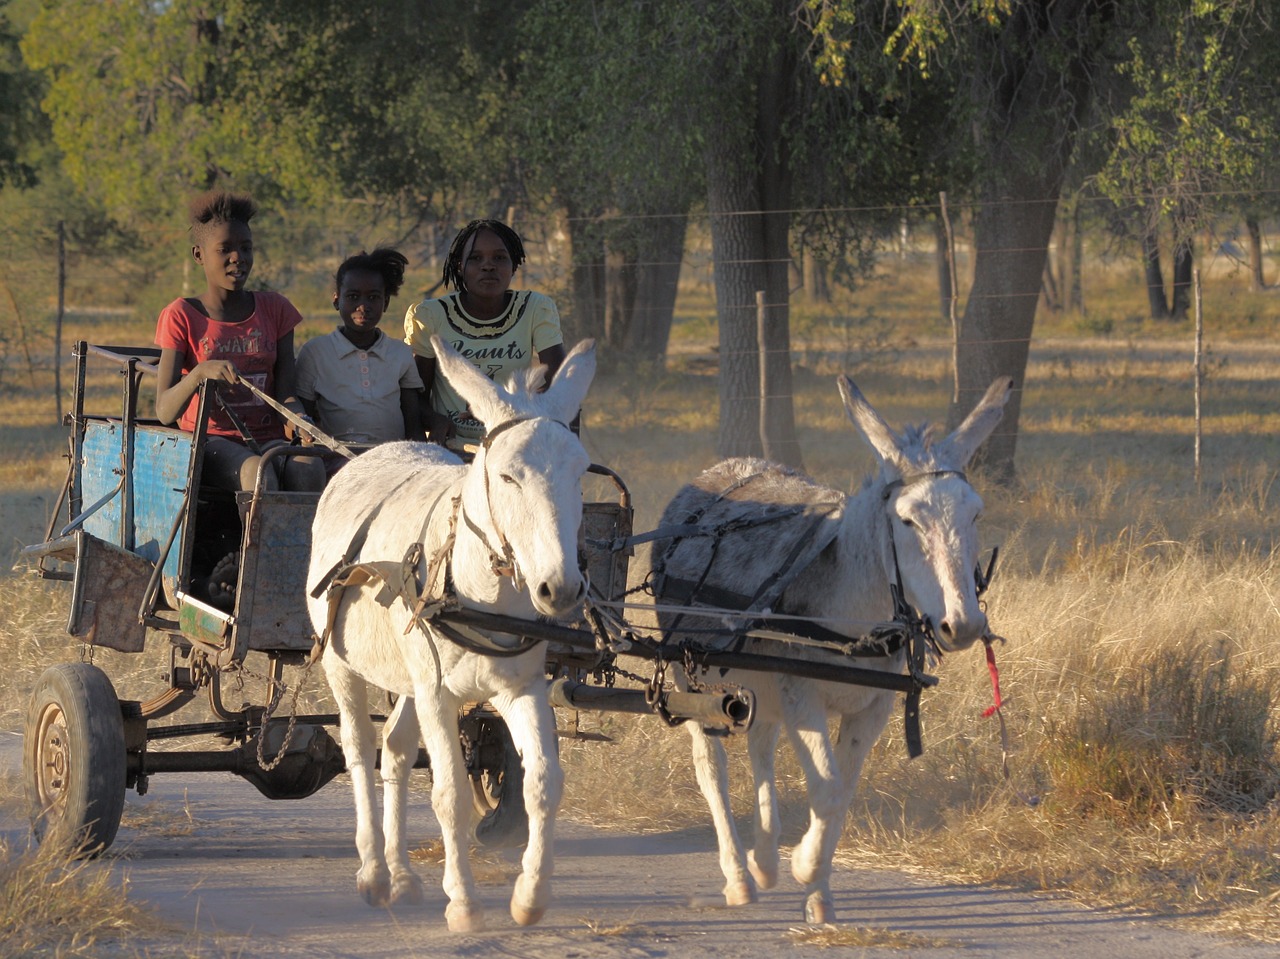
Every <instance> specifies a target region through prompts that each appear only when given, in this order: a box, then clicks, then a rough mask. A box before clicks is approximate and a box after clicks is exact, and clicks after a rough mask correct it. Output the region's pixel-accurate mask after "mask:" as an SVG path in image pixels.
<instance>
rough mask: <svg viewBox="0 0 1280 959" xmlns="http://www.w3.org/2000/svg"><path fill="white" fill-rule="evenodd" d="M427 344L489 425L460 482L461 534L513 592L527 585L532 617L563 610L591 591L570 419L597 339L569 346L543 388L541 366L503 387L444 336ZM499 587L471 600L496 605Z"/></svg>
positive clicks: (580, 462) (582, 456)
mask: <svg viewBox="0 0 1280 959" xmlns="http://www.w3.org/2000/svg"><path fill="white" fill-rule="evenodd" d="M431 345H432V348H433V349H434V350H435V354H436V359H437V362H438V364H439V367H440V371H441V372H442V373H443V374H444V375H445V376H446V377H447V378H448V380H449V383H450V384H451V385H452V386H453V388H454V389H455V390H456V391H457V392H458V395H459V396H461V397H462V398H463V399H465V400H466V401H467V404H468V406H470V408H471V413H472V414H473V415H474V416H475V417H476V418H477V419H479V420H480V421H481V422H482V423H484V425H485V431H486V436H485V439H484V440H483V442H482V444H481V447H480V450H479V451H478V452H477V453H476V457H475V460H474V461H473V462H472V465H471V470H470V472H469V474H468V476H467V480H466V482H465V484H464V487H463V497H462V511H461V517H460V519H459V531H458V532H459V536H460V537H461V536H464V535H467V534H468V533H469V534H471V535H474V536H476V537H477V538H478V539H479V540H480V541H481V542H482V543H483V544H484V545H485V546H487V547H488V552H489V556H490V566H491V568H492V569H493V570H494V571H497V572H499V573H500V574H502V575H503V576H509V577H510V582H511V583H512V584H513V585H514V586H515V587H516V590H517V591H521V590H523V588H524V587H526V586H527V588H528V590H527V592H528V598H529V600H530V601H531V602H532V604H533V609H534V611H535V612H536V613H538V614H541V615H543V616H559V615H563V614H564V613H567V612H569V611H570V610H571V609H573V607H575V606H576V605H577V604H578V603H580V602H581V601H582V598H583V596H585V595H586V590H587V585H586V581H585V580H584V579H583V576H582V573H581V571H580V570H579V569H578V527H579V526H580V525H581V523H582V487H581V479H582V474H583V473H585V472H586V469H587V466H588V465H590V461H589V459H588V457H587V453H586V450H584V449H583V447H582V443H581V442H579V440H578V437H577V436H576V435H575V434H574V433H573V431H572V430H570V429H569V425H568V424H569V423H570V422H571V421H572V420H573V418H574V417H575V416H576V415H577V413H578V410H579V409H580V408H581V406H582V401H583V399H584V398H585V397H586V395H587V388H588V387H589V386H590V385H591V378H592V377H593V376H594V375H595V369H596V356H595V343H594V341H592V340H584V341H583V342H581V343H579V344H578V345H577V346H575V347H574V348H573V349H572V350H571V351H570V352H569V355H568V356H567V357H566V358H565V361H564V363H563V364H561V366H560V369H559V370H558V371H557V372H556V375H555V378H554V379H553V380H552V381H551V385H550V386H549V387H548V388H547V389H546V391H545V392H538V389H539V387H540V386H541V385H542V380H543V376H544V374H545V370H544V369H543V368H542V367H536V368H534V369H531V370H528V371H526V372H524V373H522V374H516V375H515V376H513V377H512V378H511V382H510V383H508V384H507V385H506V386H500V385H499V384H497V383H494V382H493V381H492V380H490V379H489V378H488V377H486V376H485V375H484V374H482V373H481V372H480V371H479V370H477V369H476V368H475V367H474V366H473V365H472V364H471V363H470V362H469V361H468V360H466V359H465V358H464V357H462V356H461V355H460V354H458V353H457V352H456V351H455V350H453V349H452V348H451V347H450V346H449V345H448V344H446V343H445V342H444V341H443V340H442V339H441V338H440V337H438V336H433V337H432V338H431ZM464 524H465V528H466V533H464V531H463V529H462V527H463V525H464ZM485 572H486V573H487V572H488V570H486V571H485ZM454 575H455V577H456V578H457V579H458V585H459V587H460V588H461V587H462V586H463V582H462V579H463V576H464V572H463V571H461V570H458V569H457V568H455V570H454ZM483 578H484V577H483V576H478V577H472V578H471V581H472V582H477V581H481V580H483ZM498 582H500V581H498ZM501 592H502V590H501V588H500V586H499V585H496V584H495V585H492V586H491V587H490V589H489V590H488V593H489V595H486V596H478V597H475V598H477V599H485V600H487V601H488V602H490V603H495V604H500V603H501ZM509 611H511V612H515V610H509Z"/></svg>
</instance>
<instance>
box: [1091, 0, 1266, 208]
mask: <svg viewBox="0 0 1280 959" xmlns="http://www.w3.org/2000/svg"><path fill="white" fill-rule="evenodd" d="M1149 6H1150V7H1151V11H1150V12H1151V13H1152V18H1151V20H1150V21H1149V23H1148V24H1147V27H1146V29H1144V30H1143V31H1141V32H1138V33H1136V34H1135V35H1134V36H1133V37H1132V38H1131V39H1130V40H1129V43H1128V45H1127V54H1128V56H1127V59H1125V60H1124V61H1122V62H1120V63H1119V64H1117V67H1116V72H1117V75H1118V77H1119V79H1120V80H1121V82H1122V83H1123V84H1124V87H1123V89H1124V92H1125V93H1126V95H1127V96H1126V98H1125V99H1122V100H1121V104H1120V109H1119V110H1118V111H1117V112H1116V113H1115V114H1114V116H1113V117H1112V118H1111V120H1110V124H1109V129H1110V133H1111V140H1112V150H1111V154H1110V156H1109V157H1108V159H1107V161H1106V163H1105V165H1104V166H1103V167H1102V169H1101V170H1100V172H1099V174H1098V177H1097V183H1098V185H1099V187H1100V188H1101V189H1102V190H1103V192H1104V193H1105V194H1106V195H1108V196H1110V197H1111V198H1113V199H1114V200H1115V201H1116V202H1117V203H1118V204H1123V203H1125V202H1126V201H1128V200H1129V199H1130V198H1137V200H1138V202H1139V203H1145V204H1149V206H1150V209H1149V215H1150V216H1152V217H1155V216H1158V215H1177V216H1178V217H1179V218H1181V219H1184V220H1194V219H1197V218H1198V217H1197V214H1198V212H1199V211H1200V210H1201V209H1202V208H1203V205H1204V197H1205V195H1206V194H1209V193H1212V192H1216V191H1220V190H1223V189H1245V190H1247V189H1249V187H1250V186H1251V185H1252V184H1254V183H1256V181H1257V180H1258V178H1259V177H1260V175H1261V174H1262V172H1263V170H1264V169H1265V167H1266V166H1267V165H1269V163H1270V160H1271V158H1272V156H1273V155H1274V153H1275V149H1276V146H1277V140H1278V139H1280V110H1278V109H1277V104H1276V78H1275V65H1276V58H1277V55H1278V54H1280V51H1278V50H1277V41H1276V37H1275V35H1274V34H1273V33H1270V32H1266V31H1262V30H1260V27H1261V26H1262V24H1261V23H1260V21H1259V19H1258V16H1259V14H1258V11H1257V10H1256V8H1254V6H1253V5H1252V4H1248V3H1241V2H1238V0H1202V2H1198V3H1196V4H1193V5H1190V6H1188V5H1186V4H1180V3H1153V4H1150V5H1149Z"/></svg>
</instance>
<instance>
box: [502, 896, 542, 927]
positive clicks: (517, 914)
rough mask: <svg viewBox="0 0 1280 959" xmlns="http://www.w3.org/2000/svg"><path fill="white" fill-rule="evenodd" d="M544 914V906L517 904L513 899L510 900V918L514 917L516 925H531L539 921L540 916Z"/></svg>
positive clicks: (540, 919)
mask: <svg viewBox="0 0 1280 959" xmlns="http://www.w3.org/2000/svg"><path fill="white" fill-rule="evenodd" d="M546 914H547V907H546V906H533V907H530V906H522V905H519V904H518V903H516V901H515V900H512V902H511V918H512V919H514V920H515V921H516V923H517V924H518V925H521V926H532V925H534V924H535V923H539V922H541V921H542V917H543V916H545V915H546Z"/></svg>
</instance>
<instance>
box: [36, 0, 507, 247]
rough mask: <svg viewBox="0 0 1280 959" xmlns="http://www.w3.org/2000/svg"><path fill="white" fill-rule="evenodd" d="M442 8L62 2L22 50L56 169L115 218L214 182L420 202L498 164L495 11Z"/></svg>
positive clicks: (262, 191)
mask: <svg viewBox="0 0 1280 959" xmlns="http://www.w3.org/2000/svg"><path fill="white" fill-rule="evenodd" d="M437 6H438V7H440V8H441V9H438V10H436V11H434V12H436V13H437V14H439V18H438V19H436V20H433V21H431V22H430V23H428V22H427V21H425V20H424V19H423V18H422V16H421V12H420V10H419V9H418V6H417V5H416V4H412V3H408V2H401V3H378V4H365V5H354V4H350V3H344V2H339V0H317V2H303V0H282V2H267V0H223V2H221V3H218V4H215V5H212V7H211V5H210V4H208V3H205V2H203V0H174V2H172V3H166V4H152V3H148V2H144V0H114V2H107V3H101V2H98V0H68V2H65V3H49V4H46V5H45V7H44V8H43V9H42V11H41V12H40V14H39V16H38V17H36V19H35V20H34V22H33V23H32V24H31V27H30V29H29V31H28V33H27V35H26V36H25V38H24V39H23V43H22V49H23V53H24V55H25V57H26V60H27V63H28V64H29V65H30V66H31V67H32V68H33V69H36V70H38V71H40V72H41V74H42V75H43V76H44V77H45V78H46V80H47V83H48V92H47V94H46V96H45V98H44V101H43V106H44V109H45V111H46V113H47V114H48V115H49V117H50V118H51V120H52V123H53V134H54V138H55V141H56V142H57V145H58V147H59V148H60V149H61V150H62V153H63V164H64V167H65V169H66V170H67V173H68V174H69V175H70V177H71V179H72V180H73V181H74V182H75V183H76V184H77V186H79V187H80V188H81V189H82V190H85V191H86V192H89V193H91V194H93V195H95V196H98V197H100V198H101V199H102V202H103V203H104V204H105V206H106V208H107V209H108V210H109V211H110V213H111V214H112V215H113V216H115V217H116V218H118V219H121V220H124V221H134V222H138V221H141V222H149V221H154V220H155V219H158V218H161V217H162V216H164V215H165V214H166V213H168V212H170V211H172V210H173V209H174V207H175V206H179V207H180V205H181V201H180V200H179V199H178V198H185V196H187V195H188V194H190V193H192V192H194V191H198V190H202V189H207V188H210V187H213V186H215V185H218V186H227V187H234V188H238V189H244V190H249V191H251V192H253V193H254V194H256V195H257V196H259V197H260V198H262V199H264V200H267V201H271V200H278V199H292V200H295V201H301V202H303V203H309V204H313V205H323V204H325V203H328V202H332V201H333V200H334V199H335V198H339V197H344V196H363V195H369V194H378V195H381V196H382V197H384V198H396V197H399V198H408V199H410V200H411V201H413V202H416V203H418V204H420V205H425V204H426V203H427V202H429V201H430V199H431V198H432V197H433V195H435V194H436V193H437V192H438V190H439V184H441V183H445V184H448V185H449V186H452V187H454V188H455V190H458V191H459V192H464V190H465V187H464V188H463V189H459V187H458V185H459V184H466V183H467V177H468V175H470V176H474V170H475V169H476V168H477V167H478V166H479V165H480V161H481V157H482V156H485V157H492V156H497V157H500V158H505V157H506V156H507V155H508V154H509V151H508V150H507V149H506V146H507V145H506V144H504V142H503V141H502V138H501V136H500V135H498V133H497V131H500V129H501V120H502V114H503V110H504V100H505V96H504V94H505V92H506V91H507V90H508V89H509V79H506V78H504V75H503V71H502V69H501V68H500V64H501V57H502V56H503V55H504V51H505V49H506V47H505V45H504V44H503V43H502V42H501V38H502V34H501V33H500V28H501V27H502V26H509V25H508V24H502V22H501V17H500V16H499V14H500V13H501V10H500V9H499V8H502V7H503V5H502V4H496V3H483V2H482V3H481V4H479V6H480V7H482V8H483V7H486V6H487V7H492V8H493V9H491V10H488V11H486V10H483V9H480V10H477V4H476V3H462V2H458V3H453V4H447V5H446V4H440V5H437ZM477 13H480V14H485V13H488V14H489V15H488V16H476V14H477ZM465 14H471V16H466V15H465ZM442 50H447V51H448V55H447V56H442V55H441V51H442ZM502 162H503V163H505V162H506V161H505V159H504V160H503V161H502ZM495 179H497V178H495ZM495 179H489V180H487V181H486V184H487V185H489V186H490V188H491V186H492V184H493V183H494V182H495Z"/></svg>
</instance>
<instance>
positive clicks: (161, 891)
mask: <svg viewBox="0 0 1280 959" xmlns="http://www.w3.org/2000/svg"><path fill="white" fill-rule="evenodd" d="M19 764H20V752H19V739H18V737H17V736H16V735H15V734H12V733H0V776H3V777H6V778H11V777H16V776H17V775H18V771H19V768H20V766H19ZM125 816H126V819H125V825H124V826H123V827H122V829H121V833H120V836H119V838H118V840H117V842H116V845H115V846H114V847H113V849H112V850H111V853H110V854H109V855H108V856H107V857H106V858H105V860H104V862H103V864H102V866H101V868H107V869H111V870H113V871H114V872H115V873H117V874H118V875H119V876H120V877H122V879H123V880H124V881H125V882H127V884H128V889H129V896H130V898H131V899H132V900H133V901H135V902H137V903H140V904H144V905H145V906H146V907H147V908H149V909H151V910H152V911H153V912H154V914H155V915H156V916H157V918H158V920H159V922H158V923H157V928H156V930H155V933H154V935H150V936H147V937H146V941H145V942H140V943H137V945H139V946H140V947H144V948H146V949H147V950H149V951H150V953H151V954H152V955H160V954H165V952H166V950H167V949H170V948H174V947H179V946H181V944H182V943H183V942H190V940H191V933H192V932H193V931H194V932H196V933H197V934H199V935H201V936H212V937H216V938H217V939H219V940H220V941H221V943H222V945H223V946H224V947H225V948H226V949H227V950H228V954H230V955H236V956H242V957H246V959H250V957H258V956H262V957H268V956H272V957H274V956H281V957H290V959H292V957H312V959H375V957H376V959H410V957H426V956H431V957H433V959H450V957H458V959H461V957H472V956H495V955H496V956H516V957H522V959H526V957H527V959H615V957H616V959H645V957H664V959H692V957H703V956H707V955H715V956H717V957H724V959H738V957H741V959H757V957H772V956H775V955H777V954H778V953H779V952H780V951H788V952H789V951H791V950H794V949H806V948H807V949H815V948H816V947H815V946H805V945H802V944H797V943H796V942H794V941H793V940H792V939H791V938H790V937H789V931H790V930H792V929H794V928H796V927H798V926H799V925H800V922H799V919H800V906H801V897H800V895H799V892H798V890H797V888H796V886H795V885H794V883H792V882H791V881H790V880H789V879H784V881H783V882H781V883H780V884H779V888H778V889H775V890H773V891H771V892H769V893H766V894H764V896H763V897H762V901H761V902H760V903H758V904H756V905H754V906H748V907H744V908H740V909H734V910H728V909H724V908H717V907H716V906H715V905H714V904H715V903H716V901H717V898H718V890H719V886H720V877H719V872H718V869H717V867H716V857H715V852H714V841H713V838H712V836H711V833H710V830H709V829H708V828H704V827H702V826H699V827H697V828H694V829H690V830H687V831H684V832H679V833H665V834H661V835H655V836H643V837H637V836H634V835H615V834H612V833H609V832H604V831H601V830H598V829H593V828H588V827H584V826H580V825H575V824H572V823H562V825H561V828H560V829H559V832H558V840H557V845H556V852H557V859H556V878H555V901H554V903H553V905H552V908H551V910H550V912H549V913H548V915H547V917H546V919H545V920H544V921H543V923H542V924H540V925H538V926H535V927H532V928H527V929H522V928H519V927H517V926H515V924H514V923H513V922H512V921H511V919H510V918H509V916H508V915H507V908H506V900H507V896H508V895H509V893H510V885H511V877H512V876H513V875H514V872H515V867H514V865H513V864H512V863H511V862H508V861H504V860H501V859H499V860H497V861H496V863H489V864H486V865H482V866H481V867H480V870H479V873H480V875H481V877H482V878H483V879H485V884H484V886H483V892H484V896H485V905H486V908H487V909H488V921H489V924H490V929H491V931H489V932H486V933H483V934H478V935H452V934H450V933H448V932H447V931H446V930H445V928H444V922H443V910H444V905H445V899H444V895H443V893H442V892H441V890H440V886H439V876H440V869H439V867H438V866H434V865H431V864H427V863H424V864H423V865H422V868H421V872H422V874H423V877H424V879H425V881H426V886H427V904H426V906H425V907H422V908H415V909H397V910H395V911H387V910H375V909H371V908H369V907H368V906H366V905H365V904H364V903H363V902H362V901H361V900H360V899H359V897H358V896H357V894H356V892H355V884H354V875H355V870H356V866H357V860H356V855H355V848H354V843H353V828H354V818H353V812H352V800H351V795H350V790H349V787H348V784H347V782H346V781H345V777H343V778H340V779H339V780H337V781H336V782H334V783H332V784H330V785H329V786H328V787H326V788H325V789H323V790H321V791H320V792H319V793H318V794H317V795H315V796H313V797H311V798H310V799H305V800H299V801H293V802H271V801H268V800H266V799H263V798H262V797H261V796H259V795H258V793H257V791H256V790H255V789H254V788H253V787H252V786H250V785H249V784H248V783H247V782H244V781H242V780H240V779H237V778H235V777H233V776H230V775H224V774H199V775H196V774H192V775H184V776H179V777H172V776H171V777H162V776H158V777H155V778H154V779H153V780H152V789H151V791H150V792H149V793H148V795H147V796H146V797H143V798H138V797H137V796H136V795H135V794H133V793H130V794H129V801H128V805H127V808H126V812H125ZM411 822H412V823H413V826H414V829H415V831H416V832H415V835H416V837H417V841H422V842H425V841H426V840H427V839H428V838H430V837H432V836H434V835H436V829H435V820H434V819H433V818H432V816H431V812H430V806H429V804H428V803H427V801H426V799H425V797H424V796H423V795H422V794H421V793H420V792H419V793H417V794H416V795H415V800H414V803H413V808H412V812H411ZM0 833H3V834H4V835H5V836H6V837H7V838H9V839H10V840H14V841H20V840H21V837H23V836H24V835H25V824H24V823H23V822H21V821H19V819H18V817H17V816H16V815H14V814H13V811H12V810H11V811H10V812H9V814H8V815H7V817H5V818H3V819H0ZM834 896H835V902H836V909H837V911H838V915H839V917H840V920H841V923H840V924H841V926H848V927H869V928H871V929H874V930H877V931H883V933H882V938H881V939H880V940H877V942H887V940H888V935H889V934H890V933H891V934H894V935H896V936H897V937H898V941H897V944H896V945H889V944H886V945H879V944H877V945H870V946H865V945H852V946H851V945H843V946H840V947H838V948H831V949H827V950H825V954H826V955H852V956H858V957H862V959H880V957H891V956H892V957H896V959H902V957H904V956H915V957H927V959H985V957H995V956H998V957H1015V956H1016V957H1018V959H1051V957H1052V959H1062V957H1093V956H1099V957H1108V959H1184V957H1185V959H1190V957H1212V959H1264V957H1266V959H1271V957H1274V956H1275V955H1276V953H1277V950H1276V947H1275V946H1274V945H1269V946H1268V945H1253V944H1242V943H1236V942H1231V941H1228V940H1222V939H1216V938H1213V937H1209V936H1202V935H1197V934H1192V933H1187V932H1182V931H1179V930H1175V929H1172V928H1170V927H1169V926H1168V925H1167V924H1164V923H1161V922H1159V921H1156V920H1153V919H1150V918H1144V917H1134V916H1129V915H1119V914H1115V913H1109V912H1102V911H1095V910H1089V909H1087V908H1084V907H1082V906H1079V905H1076V904H1073V903H1070V902H1067V901H1065V900H1058V899H1051V898H1043V897H1036V896H1029V895H1025V894H1021V893H1013V892H1008V891H1005V890H1000V889H994V888H990V887H985V886H950V885H941V884H935V883H929V882H923V881H919V880H916V879H914V878H910V877H907V876H903V875H900V874H897V873H892V872H881V871H868V870H861V869H856V870H855V869H850V868H842V869H840V870H839V872H838V874H837V877H836V882H835V884H834ZM166 926H167V927H168V928H167V929H166V928H165V927H166ZM179 954H188V953H185V952H179ZM200 954H201V955H204V954H206V953H204V952H201V953H200Z"/></svg>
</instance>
